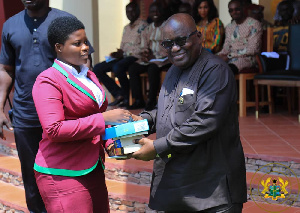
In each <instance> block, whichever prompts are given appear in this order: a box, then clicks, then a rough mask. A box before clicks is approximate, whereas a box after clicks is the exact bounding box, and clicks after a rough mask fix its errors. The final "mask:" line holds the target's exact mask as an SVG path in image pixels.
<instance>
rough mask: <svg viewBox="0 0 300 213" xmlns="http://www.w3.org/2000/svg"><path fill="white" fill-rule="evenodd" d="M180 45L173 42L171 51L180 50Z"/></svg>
mask: <svg viewBox="0 0 300 213" xmlns="http://www.w3.org/2000/svg"><path fill="white" fill-rule="evenodd" d="M180 48H181V47H180V46H179V45H178V44H173V46H172V48H171V52H178V51H179V50H180Z"/></svg>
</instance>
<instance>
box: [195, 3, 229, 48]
mask: <svg viewBox="0 0 300 213" xmlns="http://www.w3.org/2000/svg"><path fill="white" fill-rule="evenodd" d="M193 8H194V19H195V22H196V23H197V30H198V31H200V32H201V34H202V46H203V47H204V48H206V49H207V50H209V51H210V52H212V53H217V52H219V51H220V50H221V49H222V45H223V40H224V25H223V23H222V22H221V20H220V19H219V18H218V11H217V8H216V6H215V4H214V2H213V0H196V1H195V3H194V7H193Z"/></svg>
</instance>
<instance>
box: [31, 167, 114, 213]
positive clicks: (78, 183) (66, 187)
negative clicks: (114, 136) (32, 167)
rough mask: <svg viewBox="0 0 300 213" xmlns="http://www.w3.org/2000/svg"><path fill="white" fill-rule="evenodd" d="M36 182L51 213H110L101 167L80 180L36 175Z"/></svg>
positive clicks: (41, 174)
mask: <svg viewBox="0 0 300 213" xmlns="http://www.w3.org/2000/svg"><path fill="white" fill-rule="evenodd" d="M35 179H36V182H37V185H38V188H39V191H40V194H41V196H42V198H43V201H44V203H45V206H46V209H47V212H48V213H52V212H53V213H59V212H78V213H79V212H80V213H85V212H86V213H92V212H95V213H108V212H110V211H109V201H108V193H107V188H106V184H105V176H104V172H103V169H102V168H101V166H97V168H95V169H94V170H93V171H92V172H91V173H89V174H87V175H84V176H79V177H65V176H58V175H47V174H43V173H39V172H36V171H35Z"/></svg>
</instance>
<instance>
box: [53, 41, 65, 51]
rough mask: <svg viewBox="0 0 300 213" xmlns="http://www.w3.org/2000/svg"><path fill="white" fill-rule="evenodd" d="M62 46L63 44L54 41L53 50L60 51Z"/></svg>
mask: <svg viewBox="0 0 300 213" xmlns="http://www.w3.org/2000/svg"><path fill="white" fill-rule="evenodd" d="M63 46H64V45H63V44H59V43H56V44H55V52H57V53H59V52H61V51H62V48H63Z"/></svg>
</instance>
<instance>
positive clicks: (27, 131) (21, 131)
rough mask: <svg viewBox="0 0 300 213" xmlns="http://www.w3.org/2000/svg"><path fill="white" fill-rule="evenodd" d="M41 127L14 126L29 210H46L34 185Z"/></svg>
mask: <svg viewBox="0 0 300 213" xmlns="http://www.w3.org/2000/svg"><path fill="white" fill-rule="evenodd" d="M42 132H43V130H42V128H41V127H36V128H18V127H15V128H14V135H15V141H16V146H17V150H18V155H19V159H20V162H21V171H22V178H23V182H24V188H25V196H26V203H27V207H28V209H29V211H30V212H36V213H39V212H46V210H45V205H44V203H43V200H42V197H41V195H40V192H39V190H38V187H37V185H36V181H35V177H34V171H33V165H34V161H35V156H36V154H37V151H38V148H39V142H40V141H41V139H42Z"/></svg>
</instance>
